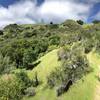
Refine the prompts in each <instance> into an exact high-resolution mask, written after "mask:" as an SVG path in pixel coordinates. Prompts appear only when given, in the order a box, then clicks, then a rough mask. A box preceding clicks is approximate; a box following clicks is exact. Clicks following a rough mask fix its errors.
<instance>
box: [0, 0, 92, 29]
mask: <svg viewBox="0 0 100 100" xmlns="http://www.w3.org/2000/svg"><path fill="white" fill-rule="evenodd" d="M90 8H91V5H88V4H82V3H78V4H77V3H75V2H74V1H73V0H72V1H71V0H45V1H44V3H43V4H42V5H40V6H37V4H36V0H21V1H20V2H17V3H15V4H13V5H10V6H9V7H8V8H4V7H2V6H0V27H1V26H5V25H7V24H10V23H18V24H34V23H37V22H40V21H41V20H44V22H46V23H48V22H50V21H53V22H55V23H58V22H62V21H64V20H66V19H75V20H76V19H82V20H84V21H86V19H87V17H88V15H89V11H90Z"/></svg>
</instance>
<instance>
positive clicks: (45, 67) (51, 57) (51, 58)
mask: <svg viewBox="0 0 100 100" xmlns="http://www.w3.org/2000/svg"><path fill="white" fill-rule="evenodd" d="M57 51H58V49H56V50H53V51H51V52H49V53H47V54H46V55H45V56H43V57H41V58H40V59H38V61H40V64H38V65H37V66H36V68H34V69H33V70H32V71H29V76H30V77H32V76H34V73H35V72H37V74H38V77H39V79H41V80H42V81H43V82H45V81H46V78H47V76H48V75H49V74H50V72H52V71H53V70H54V69H55V68H56V67H59V66H60V62H58V56H57ZM38 61H37V62H38Z"/></svg>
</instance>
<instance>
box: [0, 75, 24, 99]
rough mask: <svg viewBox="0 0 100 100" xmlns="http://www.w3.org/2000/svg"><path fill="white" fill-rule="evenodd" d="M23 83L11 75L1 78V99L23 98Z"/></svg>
mask: <svg viewBox="0 0 100 100" xmlns="http://www.w3.org/2000/svg"><path fill="white" fill-rule="evenodd" d="M21 90H22V84H20V83H19V81H18V80H17V79H16V78H15V77H14V76H11V75H4V76H2V78H0V100H20V99H21V98H22V93H21Z"/></svg>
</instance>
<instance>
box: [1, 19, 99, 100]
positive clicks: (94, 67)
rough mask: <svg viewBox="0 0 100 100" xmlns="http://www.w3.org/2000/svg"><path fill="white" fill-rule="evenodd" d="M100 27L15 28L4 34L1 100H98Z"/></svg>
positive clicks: (71, 23) (76, 24)
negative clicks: (96, 99)
mask: <svg viewBox="0 0 100 100" xmlns="http://www.w3.org/2000/svg"><path fill="white" fill-rule="evenodd" d="M99 56H100V23H94V24H83V25H81V24H80V23H79V22H76V21H73V20H67V21H65V22H63V23H61V24H53V23H51V24H47V25H46V24H37V25H32V24H29V25H17V24H10V25H8V26H6V27H5V28H4V29H3V30H1V31H0V100H33V99H34V100H66V99H67V100H79V98H80V100H95V98H98V97H96V94H95V92H96V91H97V90H96V87H97V85H98V84H99V76H98V73H99V64H100V63H99V61H100V57H99Z"/></svg>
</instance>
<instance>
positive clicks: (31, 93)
mask: <svg viewBox="0 0 100 100" xmlns="http://www.w3.org/2000/svg"><path fill="white" fill-rule="evenodd" d="M35 94H36V92H35V89H34V88H33V87H29V88H27V89H26V90H25V95H26V96H35Z"/></svg>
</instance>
